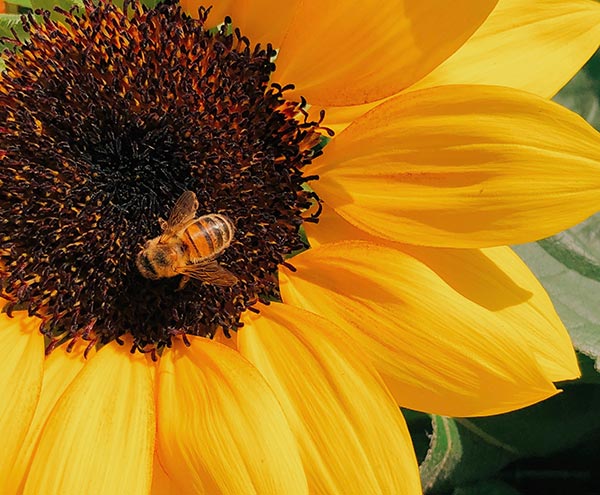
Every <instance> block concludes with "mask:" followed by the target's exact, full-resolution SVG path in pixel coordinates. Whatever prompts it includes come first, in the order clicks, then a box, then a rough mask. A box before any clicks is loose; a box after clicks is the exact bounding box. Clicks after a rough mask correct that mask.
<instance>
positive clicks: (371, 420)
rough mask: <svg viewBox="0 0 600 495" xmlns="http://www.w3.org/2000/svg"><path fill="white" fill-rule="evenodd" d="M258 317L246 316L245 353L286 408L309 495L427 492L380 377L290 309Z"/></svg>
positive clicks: (327, 329) (327, 327) (266, 310)
mask: <svg viewBox="0 0 600 495" xmlns="http://www.w3.org/2000/svg"><path fill="white" fill-rule="evenodd" d="M260 310H261V313H260V315H253V314H250V313H247V314H246V318H245V320H244V323H245V326H244V327H243V328H241V329H240V331H239V344H240V352H241V353H242V355H244V356H245V357H246V358H248V359H249V360H250V362H252V363H253V364H254V365H255V366H256V367H257V368H258V369H259V370H260V372H261V373H262V375H263V376H264V377H265V378H266V380H267V381H268V382H269V385H270V386H271V388H272V389H273V391H274V392H275V394H276V396H277V398H278V400H279V402H280V404H281V405H282V407H283V410H284V412H285V414H286V417H287V418H288V421H289V423H290V426H291V428H292V430H293V432H294V435H295V436H296V438H297V439H298V442H299V444H300V449H301V454H302V457H303V461H304V465H305V470H306V475H307V478H308V480H309V489H310V493H314V494H332V493H390V494H392V493H398V494H407V495H408V494H415V495H416V494H420V493H422V491H421V487H420V482H419V471H418V466H417V462H416V459H415V456H414V453H413V449H412V442H411V439H410V435H409V433H408V430H407V428H406V424H405V422H404V418H403V417H402V414H401V413H400V411H399V409H398V407H397V406H396V404H395V402H394V400H393V398H392V397H391V396H390V394H389V392H388V391H387V390H386V388H385V385H384V384H383V383H382V381H381V379H380V378H379V376H378V375H377V372H376V371H375V370H374V369H372V367H371V366H368V365H366V364H364V363H363V362H362V361H361V359H360V358H359V357H358V355H357V353H356V352H354V351H353V350H352V349H350V348H349V346H348V345H347V344H346V343H345V342H343V340H340V339H343V333H342V332H341V331H339V330H338V331H335V330H333V328H332V324H331V323H330V322H328V321H327V320H325V319H323V318H321V317H318V316H316V315H314V314H312V313H308V312H307V311H303V310H301V309H298V308H295V307H293V306H289V305H286V304H278V303H272V304H271V305H270V306H268V307H264V306H263V307H261V308H260ZM350 466H355V467H356V466H360V468H356V469H349V467H350Z"/></svg>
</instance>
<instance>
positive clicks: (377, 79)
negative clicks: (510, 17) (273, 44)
mask: <svg viewBox="0 0 600 495" xmlns="http://www.w3.org/2000/svg"><path fill="white" fill-rule="evenodd" d="M496 1H497V0H457V1H454V2H447V1H445V0H423V1H419V2H415V1H411V0H391V1H387V2H380V1H378V0H360V1H358V0H353V1H346V2H319V1H316V0H311V1H308V0H307V1H305V2H301V3H299V6H298V8H297V10H296V13H295V15H294V17H293V20H292V22H291V24H290V26H289V28H288V31H287V34H286V36H285V38H284V40H283V43H282V44H281V50H280V51H279V54H278V57H277V60H276V62H275V63H276V65H277V70H276V72H275V74H274V76H273V77H274V79H275V80H276V81H278V82H280V83H281V84H288V83H293V84H295V85H296V90H297V91H296V94H301V95H303V96H305V97H306V98H307V100H308V101H309V103H311V104H314V105H324V106H329V105H357V104H362V103H367V102H370V101H375V100H378V99H380V98H384V97H386V96H389V95H392V94H394V93H397V92H398V91H400V90H401V89H403V88H406V87H408V86H410V85H411V84H412V83H414V82H416V81H418V80H419V79H421V78H422V77H423V76H424V75H426V74H427V73H429V72H430V71H431V70H432V69H433V68H434V67H436V66H437V65H439V64H440V63H441V62H442V61H443V60H445V59H446V58H448V57H449V56H450V55H451V54H452V53H454V52H455V51H456V50H457V49H458V48H459V47H460V46H461V45H462V44H463V43H464V42H465V41H466V40H467V39H468V38H469V37H470V36H471V35H472V34H473V33H474V32H475V30H476V29H477V28H478V27H479V26H480V25H481V23H482V22H483V21H484V19H485V18H486V17H487V16H488V14H489V13H490V12H491V10H492V9H493V7H494V5H495V4H496Z"/></svg>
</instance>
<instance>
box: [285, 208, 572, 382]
mask: <svg viewBox="0 0 600 495" xmlns="http://www.w3.org/2000/svg"><path fill="white" fill-rule="evenodd" d="M305 229H306V234H307V237H308V240H309V242H310V245H311V246H312V247H316V246H319V245H321V244H327V243H331V242H337V241H341V240H366V241H370V242H375V243H382V242H384V243H385V244H386V245H388V246H389V247H392V248H394V249H399V250H401V251H404V252H406V253H409V254H410V255H411V256H413V257H415V258H417V259H419V260H421V261H422V262H423V263H425V264H426V265H427V266H428V267H429V268H431V269H432V270H433V271H434V272H436V273H437V275H439V276H440V277H441V278H442V279H443V280H444V281H445V282H446V283H447V284H448V285H450V286H451V287H452V288H453V289H454V290H456V291H458V292H460V293H461V294H462V295H463V296H465V297H466V298H468V299H470V300H471V301H473V302H475V303H477V304H479V305H481V306H483V307H484V308H487V309H489V310H490V311H495V312H496V314H497V316H499V317H501V318H503V319H504V320H505V322H506V323H507V324H508V325H513V326H520V327H522V328H523V332H522V337H523V339H524V340H527V342H528V344H529V346H530V349H531V352H532V354H533V355H534V356H535V357H536V359H537V362H538V364H539V366H540V368H541V369H542V371H543V372H544V373H545V375H546V377H547V378H548V379H549V380H552V381H553V382H557V381H563V380H571V379H574V378H576V377H578V376H579V367H578V364H577V358H576V356H575V351H574V350H573V345H572V343H571V339H570V337H569V334H568V333H567V331H566V329H565V327H564V325H563V324H562V322H561V321H560V318H559V317H558V315H557V314H556V311H555V310H554V307H553V305H552V302H551V301H550V298H549V297H548V295H547V293H546V291H545V289H544V288H543V287H542V285H541V284H540V283H539V282H538V280H537V279H536V278H535V276H534V275H533V273H531V270H530V269H529V268H528V267H527V265H525V263H523V261H521V258H519V257H518V256H517V255H516V254H515V253H514V252H513V251H512V249H510V248H508V247H505V246H500V247H496V248H486V249H482V250H479V249H450V248H428V247H424V246H411V245H407V244H400V243H397V242H393V241H383V240H379V239H377V238H375V237H372V236H370V235H369V234H367V233H366V232H364V231H362V230H359V229H357V228H355V227H353V226H352V225H351V224H349V223H348V222H346V221H345V220H344V219H343V218H342V217H340V216H339V215H337V214H336V213H335V212H334V211H332V210H331V208H328V207H327V206H325V208H323V212H322V214H321V216H320V217H319V223H318V224H316V225H315V224H308V223H307V224H306V227H305ZM292 264H293V260H292Z"/></svg>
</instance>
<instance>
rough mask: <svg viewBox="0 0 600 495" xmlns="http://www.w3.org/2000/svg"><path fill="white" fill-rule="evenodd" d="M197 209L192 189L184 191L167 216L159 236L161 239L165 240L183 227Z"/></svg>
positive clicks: (196, 200)
mask: <svg viewBox="0 0 600 495" xmlns="http://www.w3.org/2000/svg"><path fill="white" fill-rule="evenodd" d="M196 210H198V199H197V198H196V194H195V193H194V192H192V191H185V192H184V193H183V194H182V195H181V196H179V199H178V200H177V202H176V203H175V206H173V209H172V210H171V213H170V214H169V218H168V220H167V221H166V224H165V229H164V232H163V233H162V235H161V236H160V239H161V241H163V242H164V241H165V240H167V239H168V238H169V237H171V236H173V235H174V234H175V232H177V231H178V230H180V228H183V226H184V225H185V224H186V223H188V222H189V221H190V220H192V219H193V218H194V216H195V215H196Z"/></svg>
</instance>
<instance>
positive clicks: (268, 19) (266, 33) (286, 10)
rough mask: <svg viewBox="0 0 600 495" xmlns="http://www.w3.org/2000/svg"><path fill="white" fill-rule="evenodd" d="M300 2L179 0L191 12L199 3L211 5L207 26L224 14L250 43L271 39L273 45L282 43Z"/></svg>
mask: <svg viewBox="0 0 600 495" xmlns="http://www.w3.org/2000/svg"><path fill="white" fill-rule="evenodd" d="M299 3H300V2H299V1H298V0H287V1H286V2H280V1H277V0H215V1H212V2H199V1H198V0H181V5H182V7H183V8H184V10H186V11H187V12H190V13H192V14H195V13H196V12H197V11H198V7H199V6H200V5H203V6H204V7H207V6H209V5H212V8H211V10H210V13H209V16H208V19H207V21H206V22H207V26H209V27H212V26H217V25H219V24H221V23H222V22H223V20H224V19H225V16H230V17H231V20H232V22H233V26H234V28H239V29H240V31H241V34H242V35H243V36H246V37H248V38H249V40H250V43H251V45H252V46H254V45H255V44H256V43H261V44H262V45H263V46H266V44H267V43H271V44H272V45H273V46H274V47H276V48H277V47H279V46H280V45H281V41H282V39H283V37H284V36H285V34H286V32H287V28H288V26H289V24H290V22H291V19H292V17H293V15H294V12H295V10H296V6H297V5H298V4H299Z"/></svg>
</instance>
